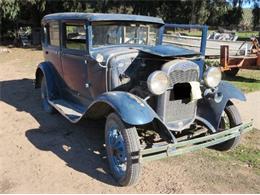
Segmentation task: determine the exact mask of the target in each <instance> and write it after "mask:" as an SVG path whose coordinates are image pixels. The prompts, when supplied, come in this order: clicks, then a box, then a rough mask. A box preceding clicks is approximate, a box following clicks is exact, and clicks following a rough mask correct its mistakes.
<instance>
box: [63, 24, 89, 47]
mask: <svg viewBox="0 0 260 195" xmlns="http://www.w3.org/2000/svg"><path fill="white" fill-rule="evenodd" d="M64 28H65V41H64V47H65V48H68V49H74V50H83V51H85V50H86V30H85V25H84V24H65V26H64Z"/></svg>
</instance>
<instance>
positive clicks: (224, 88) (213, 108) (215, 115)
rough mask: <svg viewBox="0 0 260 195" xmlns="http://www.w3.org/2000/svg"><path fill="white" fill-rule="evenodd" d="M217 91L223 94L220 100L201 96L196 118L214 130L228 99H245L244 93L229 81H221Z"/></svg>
mask: <svg viewBox="0 0 260 195" xmlns="http://www.w3.org/2000/svg"><path fill="white" fill-rule="evenodd" d="M217 92H220V93H222V94H223V99H222V101H221V102H219V103H216V102H215V101H214V99H213V98H203V99H200V100H199V101H198V107H197V119H198V120H200V121H202V122H203V123H206V125H207V126H208V127H209V128H210V129H211V130H212V131H213V132H216V131H217V129H218V126H219V123H220V119H221V114H222V112H223V111H224V109H225V106H226V105H227V103H228V102H229V101H230V99H238V100H241V101H246V97H245V95H244V94H243V93H242V92H241V91H240V90H239V89H237V88H236V87H234V86H233V85H232V84H231V83H229V82H226V81H221V83H220V84H219V87H218V90H217Z"/></svg>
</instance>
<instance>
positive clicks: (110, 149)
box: [105, 113, 141, 186]
mask: <svg viewBox="0 0 260 195" xmlns="http://www.w3.org/2000/svg"><path fill="white" fill-rule="evenodd" d="M115 135H116V136H115ZM115 137H116V138H115ZM112 139H113V142H116V143H117V144H116V143H113V144H114V145H115V146H113V144H112V143H111V140H112ZM114 139H116V140H114ZM118 140H120V141H118ZM122 140H123V141H122ZM105 143H106V151H107V158H108V162H109V167H110V170H111V173H112V175H113V176H114V178H115V179H116V180H117V182H118V183H119V184H120V185H121V186H130V185H133V184H135V183H137V181H138V178H139V176H140V172H141V164H140V141H139V136H138V134H137V130H136V128H135V127H133V126H131V127H129V126H128V125H126V124H124V122H123V121H122V120H121V119H120V117H119V116H118V115H117V114H115V113H111V114H109V115H108V117H107V120H106V126H105ZM118 143H119V144H118ZM121 143H122V144H121ZM116 145H117V146H116ZM118 145H119V146H118ZM116 147H117V148H116ZM120 147H121V149H120ZM121 160H123V161H124V162H123V163H122V162H119V161H121ZM117 163H121V164H120V165H117ZM121 167H123V168H124V170H120V168H121ZM123 168H122V169H123Z"/></svg>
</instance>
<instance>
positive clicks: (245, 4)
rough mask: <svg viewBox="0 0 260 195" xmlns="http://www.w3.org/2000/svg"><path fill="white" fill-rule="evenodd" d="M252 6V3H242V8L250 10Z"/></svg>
mask: <svg viewBox="0 0 260 195" xmlns="http://www.w3.org/2000/svg"><path fill="white" fill-rule="evenodd" d="M253 6H254V4H253V3H248V2H247V3H243V8H252V7H253Z"/></svg>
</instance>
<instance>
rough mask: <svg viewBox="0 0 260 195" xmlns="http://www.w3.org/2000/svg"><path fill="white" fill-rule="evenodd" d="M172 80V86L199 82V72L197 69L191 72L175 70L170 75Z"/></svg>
mask: <svg viewBox="0 0 260 195" xmlns="http://www.w3.org/2000/svg"><path fill="white" fill-rule="evenodd" d="M169 76H170V79H171V83H172V86H173V85H174V84H176V83H185V82H190V81H197V80H198V71H197V69H190V70H186V71H183V70H174V71H172V72H171V73H170V75H169Z"/></svg>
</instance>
